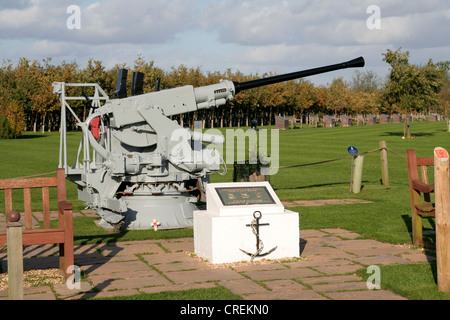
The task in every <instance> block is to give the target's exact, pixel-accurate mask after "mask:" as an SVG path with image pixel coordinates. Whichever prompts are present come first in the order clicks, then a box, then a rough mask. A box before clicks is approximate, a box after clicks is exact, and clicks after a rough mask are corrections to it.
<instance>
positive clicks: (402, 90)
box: [383, 49, 444, 138]
mask: <svg viewBox="0 0 450 320" xmlns="http://www.w3.org/2000/svg"><path fill="white" fill-rule="evenodd" d="M383 56H384V58H383V61H386V62H387V63H388V64H390V66H391V68H390V74H389V79H388V81H387V84H386V86H385V88H384V96H383V100H384V102H385V103H387V104H388V105H390V106H392V107H393V108H396V109H398V110H400V111H403V112H405V113H406V119H405V125H404V137H406V138H411V132H410V130H409V127H410V125H409V116H410V114H411V112H418V111H422V110H424V109H427V108H429V107H430V106H434V107H436V106H438V105H439V92H440V90H441V88H442V86H443V82H442V75H443V72H444V70H443V69H442V68H440V67H439V66H438V64H435V63H433V61H432V60H431V59H430V60H429V61H428V63H427V64H426V65H424V66H416V65H412V64H410V63H409V52H408V51H406V52H401V51H400V49H397V50H396V51H391V50H389V49H388V50H387V52H386V53H385V54H383Z"/></svg>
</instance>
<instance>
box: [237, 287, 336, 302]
mask: <svg viewBox="0 0 450 320" xmlns="http://www.w3.org/2000/svg"><path fill="white" fill-rule="evenodd" d="M243 298H244V299H245V300H328V299H327V298H326V297H324V296H323V295H321V294H319V293H317V292H315V291H313V290H303V289H299V290H286V291H283V290H273V291H269V292H266V293H254V294H249V295H243Z"/></svg>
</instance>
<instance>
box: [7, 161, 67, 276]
mask: <svg viewBox="0 0 450 320" xmlns="http://www.w3.org/2000/svg"><path fill="white" fill-rule="evenodd" d="M52 187H56V189H57V197H58V226H57V227H56V228H51V226H50V188H52ZM33 188H41V189H42V213H43V228H33V224H32V206H31V204H32V201H31V189H33ZM1 189H3V190H5V210H6V211H5V220H6V219H7V217H6V216H7V215H8V213H9V212H11V211H12V210H13V201H12V195H13V190H14V189H23V201H24V214H25V228H24V230H23V245H24V246H25V245H41V244H59V267H60V268H61V269H62V270H63V272H64V273H65V275H66V277H69V276H70V275H71V274H73V271H72V272H68V270H69V269H68V267H69V266H72V265H73V264H74V254H73V220H72V204H71V203H68V202H66V180H65V172H64V169H57V170H56V177H48V178H29V179H4V180H0V190H1ZM5 243H6V233H3V234H0V245H3V244H5ZM71 270H73V268H71Z"/></svg>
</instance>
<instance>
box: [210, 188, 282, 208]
mask: <svg viewBox="0 0 450 320" xmlns="http://www.w3.org/2000/svg"><path fill="white" fill-rule="evenodd" d="M216 191H217V194H218V195H219V198H220V200H221V201H222V204H223V205H224V206H243V205H249V204H275V201H274V200H273V198H272V196H271V195H270V193H269V191H268V190H267V188H266V187H227V188H216Z"/></svg>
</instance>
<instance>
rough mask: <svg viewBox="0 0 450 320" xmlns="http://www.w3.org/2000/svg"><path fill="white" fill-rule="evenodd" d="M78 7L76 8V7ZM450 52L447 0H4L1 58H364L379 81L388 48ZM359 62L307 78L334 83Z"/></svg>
mask: <svg viewBox="0 0 450 320" xmlns="http://www.w3.org/2000/svg"><path fill="white" fill-rule="evenodd" d="M77 8H78V9H79V10H77ZM399 48H401V50H402V51H409V53H410V62H411V63H413V64H419V65H420V64H426V63H427V62H428V60H429V59H432V60H433V61H434V62H439V61H446V60H450V1H449V0H426V1H424V0H420V1H419V0H369V1H366V0H341V1H338V0H310V1H306V0H285V1H279V0H246V1H243V0H241V1H238V0H89V1H87V0H84V1H81V0H79V1H77V0H58V1H55V0H1V1H0V59H2V61H8V60H10V61H11V62H12V63H13V64H16V63H17V61H18V59H19V58H21V57H25V58H27V59H29V60H38V61H42V60H43V59H46V58H52V60H51V61H52V63H53V64H60V63H61V62H62V61H66V62H73V61H76V62H77V63H78V65H79V66H80V68H84V67H86V65H87V61H88V59H90V58H92V59H95V60H100V61H102V63H103V65H104V66H105V67H106V68H112V67H114V66H115V65H116V64H124V63H126V64H127V66H128V67H129V69H130V70H132V69H133V66H134V61H135V60H136V58H137V57H138V56H139V55H141V56H142V57H143V58H144V59H145V60H146V61H154V63H155V66H157V67H159V68H162V69H164V70H166V71H169V70H170V69H171V67H178V66H180V65H185V66H187V67H192V68H197V67H199V68H200V69H201V70H202V71H203V72H208V71H211V72H214V71H220V72H224V71H226V70H227V69H231V70H232V71H237V70H239V71H241V72H242V73H244V74H247V75H249V74H253V75H255V74H258V75H263V74H264V73H268V72H271V73H274V74H283V73H288V72H293V71H299V70H305V69H310V68H315V67H319V66H324V65H330V64H335V63H340V62H344V61H348V60H351V59H354V58H357V57H359V56H363V57H364V59H365V61H366V65H365V67H364V68H363V69H359V70H360V71H371V72H374V73H376V74H377V75H378V76H379V77H380V78H381V79H385V77H386V76H387V75H388V73H389V65H388V64H387V63H386V62H384V61H383V60H382V59H383V53H386V51H387V49H391V50H397V49H399ZM354 72H355V69H347V70H338V71H334V72H331V73H327V74H323V75H316V76H311V77H308V78H307V79H308V80H309V81H311V82H312V83H314V84H316V85H327V84H329V83H331V82H332V81H333V79H335V78H338V77H342V78H343V79H344V80H345V81H351V80H352V77H353V76H354Z"/></svg>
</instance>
